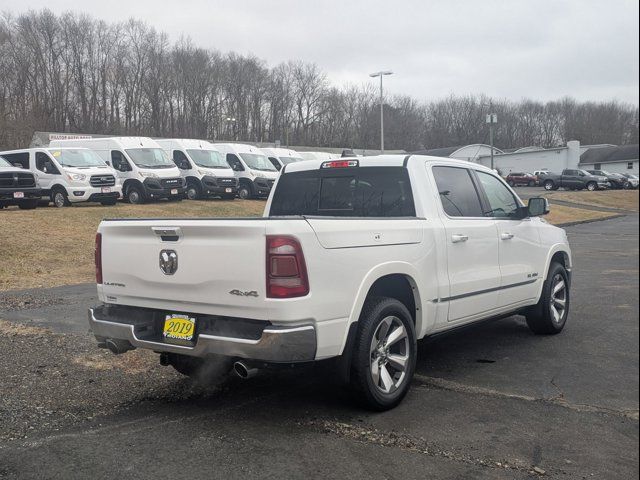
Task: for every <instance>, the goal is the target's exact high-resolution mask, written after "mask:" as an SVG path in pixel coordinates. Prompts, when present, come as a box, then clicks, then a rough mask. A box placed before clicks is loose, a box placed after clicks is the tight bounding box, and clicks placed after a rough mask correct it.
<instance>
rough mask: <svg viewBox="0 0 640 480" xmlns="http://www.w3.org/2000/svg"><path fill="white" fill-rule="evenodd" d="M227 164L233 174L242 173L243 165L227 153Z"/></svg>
mask: <svg viewBox="0 0 640 480" xmlns="http://www.w3.org/2000/svg"><path fill="white" fill-rule="evenodd" d="M227 163H228V164H229V166H230V167H231V169H232V170H233V171H234V172H244V165H242V162H241V161H240V159H239V158H238V157H236V156H235V155H234V154H233V153H227Z"/></svg>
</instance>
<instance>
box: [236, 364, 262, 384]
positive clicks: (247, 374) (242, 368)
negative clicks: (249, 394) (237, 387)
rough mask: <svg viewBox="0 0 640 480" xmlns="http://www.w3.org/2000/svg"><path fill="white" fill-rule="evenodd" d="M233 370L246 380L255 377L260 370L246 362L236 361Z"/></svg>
mask: <svg viewBox="0 0 640 480" xmlns="http://www.w3.org/2000/svg"><path fill="white" fill-rule="evenodd" d="M233 371H234V372H236V375H238V376H239V377H240V378H242V379H244V380H246V379H248V378H252V377H255V376H256V375H257V374H258V372H259V370H258V369H257V368H251V367H249V366H248V365H247V364H246V363H244V362H235V363H234V364H233Z"/></svg>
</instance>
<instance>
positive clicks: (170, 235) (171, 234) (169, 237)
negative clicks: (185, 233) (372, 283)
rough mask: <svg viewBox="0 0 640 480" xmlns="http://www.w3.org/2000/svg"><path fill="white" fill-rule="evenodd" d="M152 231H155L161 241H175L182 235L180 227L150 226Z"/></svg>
mask: <svg viewBox="0 0 640 480" xmlns="http://www.w3.org/2000/svg"><path fill="white" fill-rule="evenodd" d="M151 230H153V233H155V234H156V235H157V236H158V237H160V239H161V240H162V241H163V242H177V241H178V240H180V237H181V236H182V229H181V228H180V227H151Z"/></svg>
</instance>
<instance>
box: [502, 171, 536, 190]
mask: <svg viewBox="0 0 640 480" xmlns="http://www.w3.org/2000/svg"><path fill="white" fill-rule="evenodd" d="M506 180H507V183H508V184H509V186H511V187H518V186H521V185H525V186H528V187H535V186H536V184H537V181H538V179H537V178H536V177H535V175H532V174H531V173H518V172H517V173H513V172H511V173H509V175H507V178H506Z"/></svg>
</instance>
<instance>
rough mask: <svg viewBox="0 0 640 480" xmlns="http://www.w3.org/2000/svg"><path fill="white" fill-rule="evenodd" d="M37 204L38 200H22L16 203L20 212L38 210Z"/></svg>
mask: <svg viewBox="0 0 640 480" xmlns="http://www.w3.org/2000/svg"><path fill="white" fill-rule="evenodd" d="M38 202H39V200H24V201H22V202H20V203H18V208H19V209H20V210H34V209H35V208H38ZM0 208H1V207H0Z"/></svg>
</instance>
